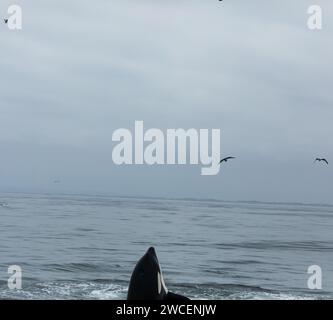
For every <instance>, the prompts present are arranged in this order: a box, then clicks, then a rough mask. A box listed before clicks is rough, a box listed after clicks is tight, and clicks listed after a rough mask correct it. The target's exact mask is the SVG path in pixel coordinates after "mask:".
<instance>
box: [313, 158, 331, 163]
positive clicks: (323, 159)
mask: <svg viewBox="0 0 333 320" xmlns="http://www.w3.org/2000/svg"><path fill="white" fill-rule="evenodd" d="M316 161H319V162H321V161H324V162H325V163H326V164H328V161H327V160H326V159H325V158H316V160H315V162H316Z"/></svg>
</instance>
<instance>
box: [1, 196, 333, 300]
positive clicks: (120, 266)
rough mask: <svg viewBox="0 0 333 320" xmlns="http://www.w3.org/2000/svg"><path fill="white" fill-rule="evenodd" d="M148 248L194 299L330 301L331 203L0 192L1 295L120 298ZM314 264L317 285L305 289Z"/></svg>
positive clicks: (174, 285)
mask: <svg viewBox="0 0 333 320" xmlns="http://www.w3.org/2000/svg"><path fill="white" fill-rule="evenodd" d="M149 246H154V247H155V249H156V251H157V255H158V257H159V261H160V264H161V267H162V269H163V273H164V279H165V283H166V285H167V287H168V288H169V290H171V291H174V292H177V293H180V294H184V295H186V296H188V297H190V298H194V299H332V298H333V206H332V205H320V204H301V203H262V202H244V201H238V202H229V201H216V200H198V199H182V200H173V199H155V198H154V199H150V198H126V197H102V196H84V195H45V194H0V299H123V298H126V293H127V287H128V282H129V278H130V276H131V272H132V270H133V268H134V266H135V263H136V262H137V260H138V259H139V258H140V257H141V256H142V255H143V254H144V253H145V251H146V250H147V248H148V247H149ZM10 265H19V266H20V267H21V268H22V272H23V274H22V275H23V278H22V279H23V280H22V289H21V290H10V289H9V288H8V285H7V280H8V277H9V275H8V273H7V269H8V267H9V266H10ZM311 265H318V266H320V267H321V270H322V289H321V290H310V289H308V286H307V282H308V278H309V277H310V275H309V274H308V273H307V270H308V267H309V266H311Z"/></svg>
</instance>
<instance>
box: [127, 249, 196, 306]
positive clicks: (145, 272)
mask: <svg viewBox="0 0 333 320" xmlns="http://www.w3.org/2000/svg"><path fill="white" fill-rule="evenodd" d="M127 300H171V301H172V300H190V299H189V298H187V297H184V296H181V295H179V294H175V293H172V292H170V291H168V289H167V288H166V286H165V283H164V280H163V275H162V271H161V267H160V264H159V263H158V259H157V256H156V252H155V249H154V248H153V247H150V248H149V249H148V250H147V252H146V253H145V255H144V256H143V257H142V258H141V259H140V260H139V261H138V263H137V264H136V266H135V268H134V270H133V273H132V276H131V280H130V284H129V287H128V293H127Z"/></svg>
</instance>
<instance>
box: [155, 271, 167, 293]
mask: <svg viewBox="0 0 333 320" xmlns="http://www.w3.org/2000/svg"><path fill="white" fill-rule="evenodd" d="M162 288H163V289H164V291H165V293H168V289H167V287H166V285H165V283H164V279H163V276H162V271H161V273H159V272H157V290H158V294H160V293H161V291H162Z"/></svg>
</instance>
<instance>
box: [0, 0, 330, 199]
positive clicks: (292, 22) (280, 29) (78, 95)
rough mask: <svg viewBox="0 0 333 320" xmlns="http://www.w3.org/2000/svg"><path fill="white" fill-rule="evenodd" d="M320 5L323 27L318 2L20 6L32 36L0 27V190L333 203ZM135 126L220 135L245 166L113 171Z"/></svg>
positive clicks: (326, 52) (326, 39) (326, 45)
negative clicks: (314, 27) (117, 137)
mask: <svg viewBox="0 0 333 320" xmlns="http://www.w3.org/2000/svg"><path fill="white" fill-rule="evenodd" d="M4 2H5V3H4V4H1V7H0V10H1V12H4V14H5V12H6V8H7V6H8V4H10V3H11V1H7V2H6V1H4ZM316 2H317V3H318V4H320V5H322V8H323V12H324V28H323V30H321V31H319V32H314V31H309V30H308V29H307V27H306V19H307V14H306V10H307V7H308V6H309V5H311V4H313V1H303V0H299V1H293V2H292V3H289V2H288V1H269V2H268V1H259V0H258V1H251V2H245V1H241V0H238V1H235V0H234V1H223V3H221V2H219V1H214V0H212V1H199V0H197V1H185V0H183V1H168V2H166V1H164V2H162V1H160V2H157V1H148V0H142V1H129V0H128V1H126V0H121V1H120V0H118V1H100V2H97V3H92V2H91V1H71V2H70V3H69V2H68V1H63V0H61V1H48V2H47V3H46V2H45V1H37V0H36V1H31V2H29V3H26V2H23V1H21V3H22V7H23V18H24V21H23V30H22V31H21V32H12V31H9V30H8V29H7V28H6V27H5V26H2V27H1V28H0V42H1V51H0V58H1V70H2V72H1V74H2V76H1V80H0V111H1V117H0V146H1V149H2V157H1V160H0V161H1V164H2V165H1V169H0V190H1V191H36V192H40V191H46V192H75V193H80V192H86V193H107V194H123V195H146V196H149V195H153V196H172V197H189V196H190V197H209V198H223V199H258V200H271V201H279V200H281V201H305V202H306V201H315V202H320V201H323V202H331V190H332V177H333V174H332V169H331V168H330V167H328V168H327V167H323V166H315V165H313V163H312V159H313V157H315V156H317V155H323V156H326V157H328V158H331V159H333V153H332V148H331V141H330V140H331V138H330V137H332V136H333V126H332V119H333V109H332V108H333V107H332V102H333V101H332V100H333V98H332V94H331V88H330V87H331V84H332V83H333V81H332V80H333V79H332V75H333V72H332V71H333V70H332V68H333V66H332V64H331V63H330V62H331V57H332V56H333V46H332V44H331V42H332V41H331V39H332V30H333V29H332V28H333V26H332V23H333V22H332V19H330V17H331V16H332V15H333V4H332V3H330V2H328V1H316ZM135 120H144V122H145V126H146V128H150V127H158V128H161V129H163V128H177V127H182V128H191V127H195V128H198V129H199V128H220V129H221V132H222V152H223V153H224V154H227V155H228V154H233V155H236V156H237V157H238V159H237V160H235V161H234V162H233V163H230V164H229V163H228V165H227V166H225V167H224V170H223V171H222V172H221V173H220V175H218V176H215V177H202V176H200V167H199V166H164V167H163V166H156V167H148V166H132V167H129V166H126V167H118V166H115V165H113V163H112V158H111V153H112V147H113V145H114V144H113V143H112V141H111V136H112V132H113V130H114V129H116V128H119V127H125V128H133V126H134V121H135ZM54 178H60V179H61V180H62V183H61V184H59V185H56V186H55V185H52V183H51V182H52V181H53V179H54Z"/></svg>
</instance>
